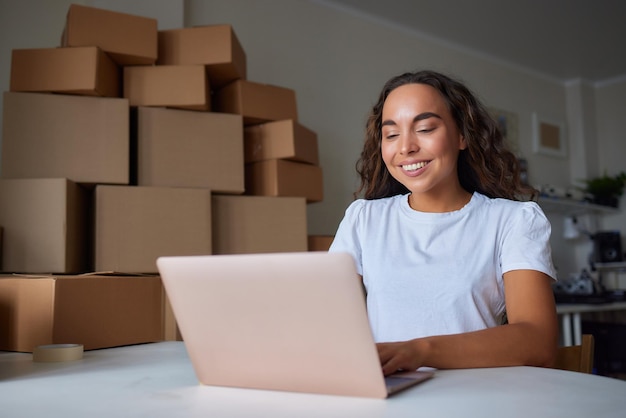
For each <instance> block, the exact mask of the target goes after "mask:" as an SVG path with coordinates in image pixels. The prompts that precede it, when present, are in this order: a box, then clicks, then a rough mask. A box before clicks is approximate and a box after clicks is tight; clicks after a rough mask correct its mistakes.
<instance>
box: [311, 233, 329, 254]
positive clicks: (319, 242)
mask: <svg viewBox="0 0 626 418" xmlns="http://www.w3.org/2000/svg"><path fill="white" fill-rule="evenodd" d="M334 239H335V236H334V235H309V251H328V249H329V248H330V245H331V244H332V243H333V240H334Z"/></svg>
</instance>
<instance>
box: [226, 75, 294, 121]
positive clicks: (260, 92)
mask: <svg viewBox="0 0 626 418" xmlns="http://www.w3.org/2000/svg"><path fill="white" fill-rule="evenodd" d="M214 110H215V111H216V112H223V113H236V114H238V115H242V116H243V122H244V124H245V125H254V124H259V123H263V122H270V121H276V120H283V119H292V120H298V109H297V104H296V92H295V91H294V90H292V89H288V88H285V87H279V86H273V85H270V84H261V83H254V82H252V81H246V80H237V81H234V82H232V83H230V84H227V85H226V86H224V87H222V88H221V89H219V90H217V91H216V92H215V100H214Z"/></svg>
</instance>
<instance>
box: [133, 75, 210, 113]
mask: <svg viewBox="0 0 626 418" xmlns="http://www.w3.org/2000/svg"><path fill="white" fill-rule="evenodd" d="M124 97H126V98H127V99H128V100H129V102H130V105H131V106H165V107H175V108H180V109H188V110H202V111H210V110H211V89H210V87H209V80H208V78H207V75H206V69H205V67H204V66H203V65H158V66H136V67H124Z"/></svg>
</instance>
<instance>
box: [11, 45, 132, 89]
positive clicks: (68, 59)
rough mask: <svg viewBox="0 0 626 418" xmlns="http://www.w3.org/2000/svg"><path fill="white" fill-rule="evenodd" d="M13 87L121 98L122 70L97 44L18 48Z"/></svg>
mask: <svg viewBox="0 0 626 418" xmlns="http://www.w3.org/2000/svg"><path fill="white" fill-rule="evenodd" d="M10 89H11V91H30V92H53V93H65V94H81V95H88V96H105V97H120V96H121V94H122V89H121V71H120V69H119V68H118V66H117V64H115V62H113V60H112V59H111V58H110V57H109V56H108V55H107V54H105V53H104V52H103V51H102V50H101V49H99V48H97V47H77V48H40V49H14V50H13V51H12V55H11V87H10Z"/></svg>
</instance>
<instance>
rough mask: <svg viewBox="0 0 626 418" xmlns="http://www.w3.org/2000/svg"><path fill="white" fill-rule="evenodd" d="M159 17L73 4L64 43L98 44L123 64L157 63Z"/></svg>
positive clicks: (62, 42)
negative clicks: (153, 17)
mask: <svg viewBox="0 0 626 418" xmlns="http://www.w3.org/2000/svg"><path fill="white" fill-rule="evenodd" d="M157 43H158V28H157V20H156V19H152V18H148V17H143V16H135V15H132V14H127V13H119V12H114V11H110V10H105V9H99V8H95V7H89V6H82V5H79V4H72V5H70V7H69V10H68V12H67V17H66V21H65V28H64V29H63V34H62V38H61V46H97V47H100V48H101V49H102V50H103V51H105V52H106V53H107V54H109V55H110V56H111V58H113V60H114V61H115V62H116V63H118V64H120V65H150V64H154V63H155V62H156V59H157V53H158V46H157Z"/></svg>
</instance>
